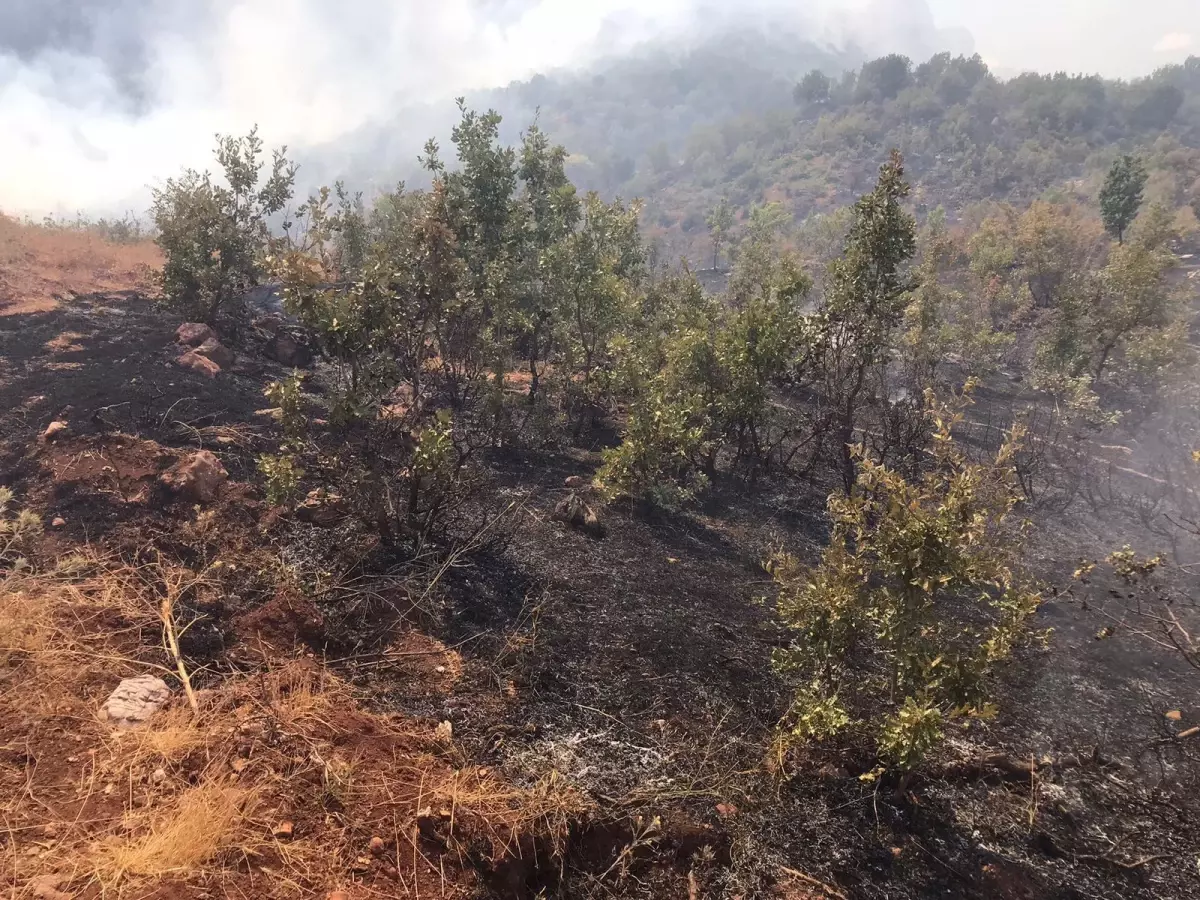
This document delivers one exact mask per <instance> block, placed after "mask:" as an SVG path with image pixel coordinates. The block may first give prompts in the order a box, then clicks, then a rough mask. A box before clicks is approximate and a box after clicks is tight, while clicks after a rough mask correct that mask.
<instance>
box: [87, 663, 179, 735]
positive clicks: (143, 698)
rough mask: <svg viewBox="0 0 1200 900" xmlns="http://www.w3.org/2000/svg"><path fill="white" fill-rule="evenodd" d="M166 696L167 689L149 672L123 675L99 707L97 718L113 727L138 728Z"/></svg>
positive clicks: (165, 685)
mask: <svg viewBox="0 0 1200 900" xmlns="http://www.w3.org/2000/svg"><path fill="white" fill-rule="evenodd" d="M170 696H171V689H170V688H169V687H167V683H166V682H165V681H163V680H162V679H161V678H156V677H155V676H153V675H138V676H137V677H136V678H125V679H122V681H121V683H120V684H118V685H117V688H116V690H114V691H113V692H112V693H111V694H109V695H108V699H107V700H105V701H104V705H103V706H101V707H100V718H101V719H102V720H104V721H106V722H108V723H110V724H111V725H113V726H115V727H116V728H138V727H139V726H141V725H144V724H145V723H146V721H147V720H148V719H149V718H150V717H151V716H153V715H154V714H155V713H156V712H158V711H159V709H161V708H162V705H163V704H164V703H166V702H167V700H168V699H169V698H170Z"/></svg>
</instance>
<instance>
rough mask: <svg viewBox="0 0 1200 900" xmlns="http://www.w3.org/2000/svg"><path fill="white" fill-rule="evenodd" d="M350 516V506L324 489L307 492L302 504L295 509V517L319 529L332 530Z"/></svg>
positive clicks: (336, 495)
mask: <svg viewBox="0 0 1200 900" xmlns="http://www.w3.org/2000/svg"><path fill="white" fill-rule="evenodd" d="M349 514H350V505H349V504H348V503H347V502H346V501H345V500H344V499H343V498H342V497H341V496H339V495H338V494H331V493H329V492H328V491H326V490H325V489H324V488H318V489H317V490H315V491H309V492H308V496H307V497H306V498H305V500H304V502H303V503H301V504H300V505H299V506H297V507H296V516H297V517H298V518H299V519H300V521H301V522H308V523H309V524H311V525H316V526H317V527H319V528H332V527H333V526H335V525H337V524H338V522H340V521H342V519H344V518H346V516H348V515H349Z"/></svg>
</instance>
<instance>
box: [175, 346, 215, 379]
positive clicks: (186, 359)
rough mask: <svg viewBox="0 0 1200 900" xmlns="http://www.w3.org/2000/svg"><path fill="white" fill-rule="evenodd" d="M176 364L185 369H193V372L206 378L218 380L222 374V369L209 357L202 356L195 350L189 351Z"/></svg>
mask: <svg viewBox="0 0 1200 900" xmlns="http://www.w3.org/2000/svg"><path fill="white" fill-rule="evenodd" d="M175 362H176V364H178V365H180V366H182V367H183V368H185V369H191V370H192V371H193V372H198V373H199V374H201V375H203V376H204V377H205V378H216V377H217V375H219V374H220V373H221V367H220V366H218V365H217V364H216V363H215V362H213V361H212V360H211V359H209V358H208V357H207V356H202V355H201V354H199V353H197V352H196V351H195V350H189V351H188V352H187V353H184V354H183V355H182V356H180V357H179V358H178V359H177V360H175Z"/></svg>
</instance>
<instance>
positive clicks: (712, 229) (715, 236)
mask: <svg viewBox="0 0 1200 900" xmlns="http://www.w3.org/2000/svg"><path fill="white" fill-rule="evenodd" d="M707 223H708V233H709V234H710V235H712V242H713V268H714V269H716V268H717V262H718V259H719V256H720V253H721V248H722V247H723V246H725V245H726V244H727V243H729V232H730V231H731V230H732V229H733V207H732V206H730V205H729V199H728V198H726V197H722V198H721V202H720V203H718V204H717V205H716V206H715V207H713V210H712V212H710V213H709V214H708V219H707Z"/></svg>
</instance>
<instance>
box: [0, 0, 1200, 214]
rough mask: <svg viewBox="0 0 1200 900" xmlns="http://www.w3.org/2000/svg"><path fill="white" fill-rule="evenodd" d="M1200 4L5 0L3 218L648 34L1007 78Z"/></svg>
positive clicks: (92, 200) (1199, 26)
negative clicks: (707, 36)
mask: <svg viewBox="0 0 1200 900" xmlns="http://www.w3.org/2000/svg"><path fill="white" fill-rule="evenodd" d="M1197 13H1200V0H434V2H424V0H335V2H331V0H0V130H2V132H3V134H4V160H3V165H2V167H0V210H4V211H6V212H10V213H30V214H34V215H42V214H45V213H56V214H60V215H61V214H73V213H74V212H76V211H79V210H83V211H87V212H92V213H112V212H114V211H117V212H119V211H122V210H124V209H132V210H134V211H139V212H140V211H141V210H144V209H145V208H146V205H147V200H148V194H149V186H151V185H155V184H161V183H162V180H163V179H164V178H165V177H167V176H168V175H171V174H173V173H175V172H178V171H179V170H180V168H182V167H183V166H185V165H187V166H196V167H200V168H203V167H205V166H206V164H207V163H208V158H209V154H210V152H211V147H212V142H213V134H214V133H216V132H218V131H219V132H227V133H243V132H245V131H246V130H247V129H248V128H249V126H250V125H251V124H253V123H258V124H259V125H260V130H261V134H262V136H263V137H264V139H265V141H266V143H267V144H268V146H274V145H276V144H280V143H288V144H290V145H291V146H292V147H293V148H296V147H301V148H302V147H304V146H308V145H315V144H322V143H326V142H329V141H336V139H337V138H338V137H339V136H340V135H343V134H347V133H349V132H351V131H353V130H354V129H356V128H358V127H360V126H362V125H364V124H367V123H369V122H372V121H379V120H382V119H385V118H386V117H388V116H389V114H390V113H394V111H395V110H396V109H399V108H403V107H404V106H406V105H411V104H413V103H419V102H436V101H439V100H445V99H447V98H450V97H452V96H454V95H456V94H457V93H460V92H463V91H466V90H470V89H475V88H485V87H493V86H498V85H502V84H505V83H507V82H508V81H511V80H513V79H518V78H525V77H528V76H530V75H532V74H534V73H535V72H538V71H545V70H547V69H552V68H562V67H572V66H580V65H584V64H586V63H588V62H589V61H592V60H595V59H597V58H599V57H603V56H606V55H613V54H619V53H621V52H622V51H625V50H628V49H631V48H632V47H634V46H636V45H637V44H639V43H640V42H643V41H646V40H652V39H656V38H663V37H679V36H682V35H688V34H694V33H696V32H697V30H698V29H707V30H708V31H709V32H712V31H713V30H719V29H720V28H722V27H728V26H731V25H734V24H745V23H746V22H747V21H748V20H753V19H754V18H755V17H760V18H764V19H766V18H770V19H773V20H774V19H780V18H783V19H786V20H788V21H789V22H792V23H794V24H795V25H797V26H799V27H801V28H802V29H803V30H804V32H805V33H806V34H812V35H813V36H814V37H816V38H819V39H821V40H824V41H827V42H829V43H832V44H838V45H841V44H844V43H846V42H847V41H850V40H853V41H854V42H856V43H857V44H858V45H860V46H862V47H863V48H864V49H865V50H867V51H868V52H877V53H883V52H891V51H901V52H907V53H910V54H912V55H920V54H927V53H929V52H932V51H933V50H935V49H941V48H943V47H945V48H948V49H954V50H956V51H964V50H965V51H969V50H970V49H971V48H972V47H974V48H976V49H977V50H978V51H979V52H980V53H981V54H982V55H983V57H984V58H985V59H986V60H987V61H988V63H989V64H990V65H992V66H993V67H994V68H995V69H996V70H997V72H998V73H1000V74H1015V73H1016V72H1019V71H1021V70H1027V69H1034V70H1041V71H1053V70H1059V69H1066V70H1070V71H1089V72H1100V73H1102V74H1105V75H1109V76H1120V77H1131V76H1136V75H1141V74H1146V73H1148V72H1150V71H1151V70H1153V69H1154V68H1156V67H1157V66H1160V65H1163V64H1166V63H1170V62H1178V61H1181V60H1182V59H1184V58H1186V57H1187V56H1188V55H1189V53H1197V54H1200V15H1197Z"/></svg>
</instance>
